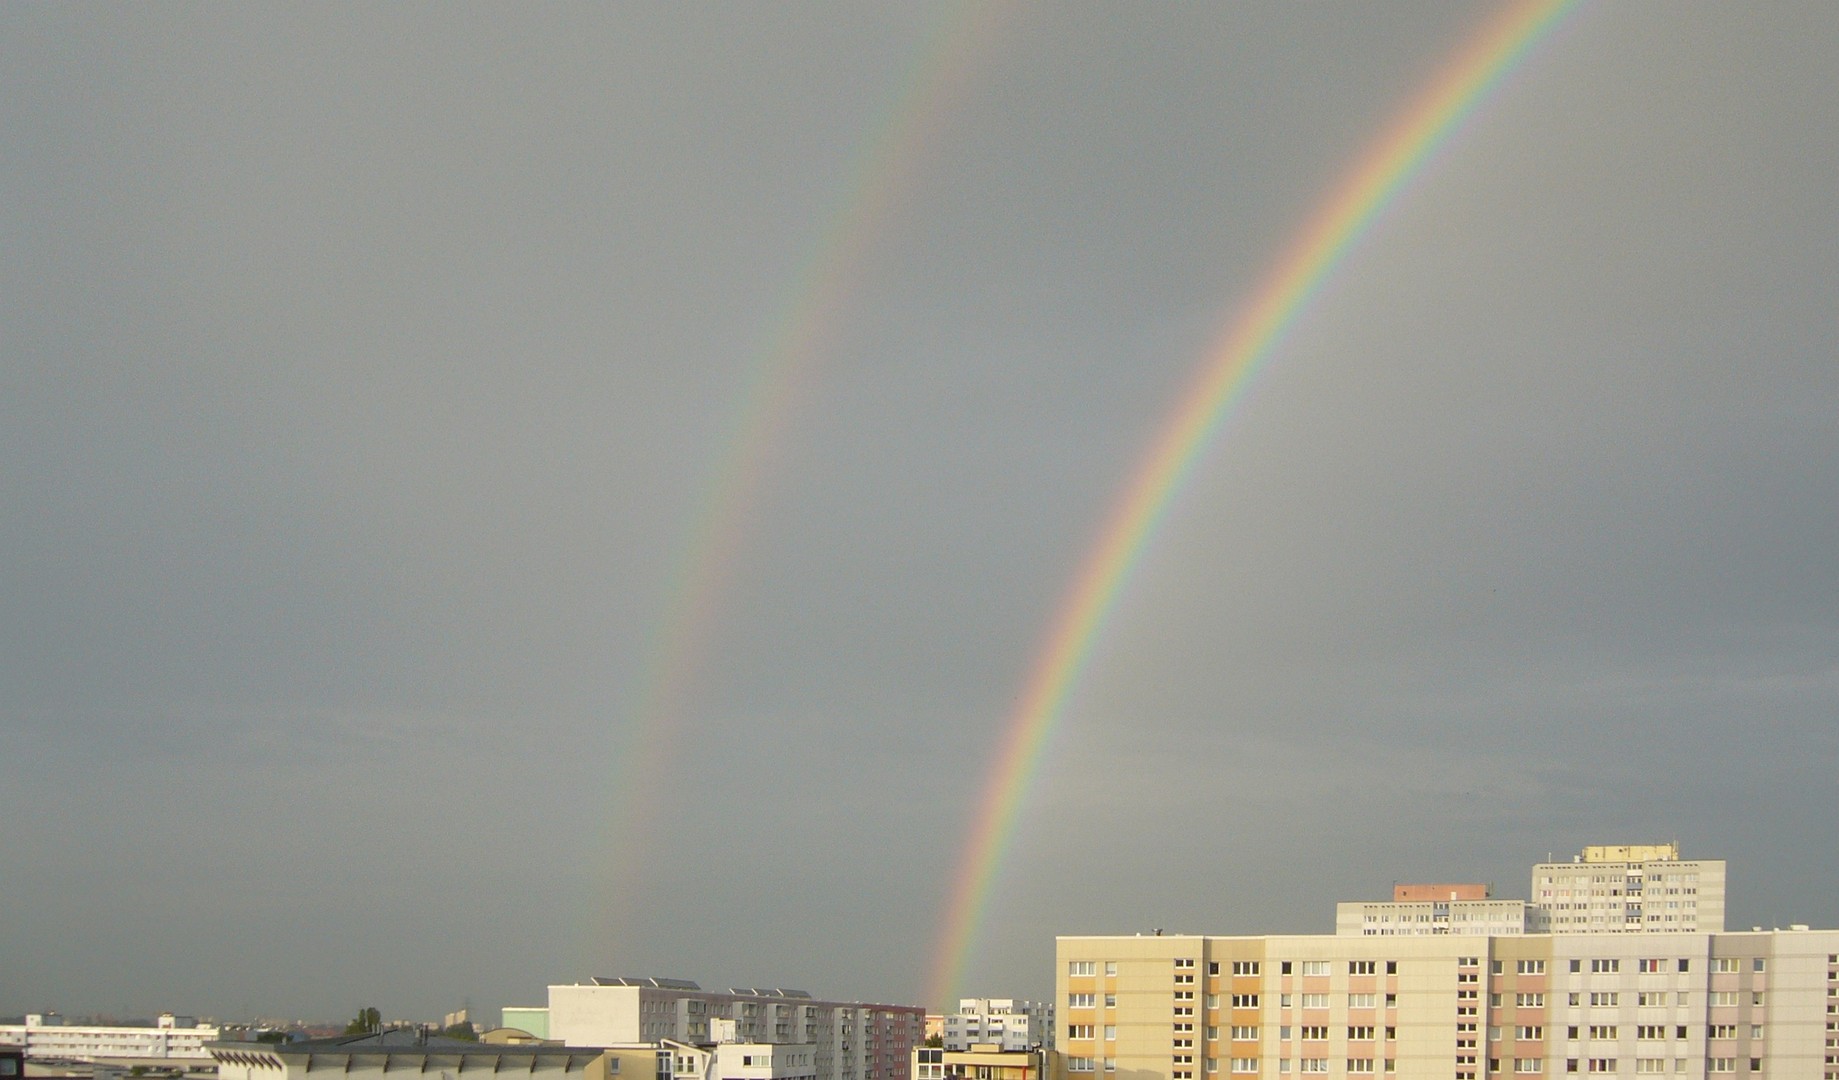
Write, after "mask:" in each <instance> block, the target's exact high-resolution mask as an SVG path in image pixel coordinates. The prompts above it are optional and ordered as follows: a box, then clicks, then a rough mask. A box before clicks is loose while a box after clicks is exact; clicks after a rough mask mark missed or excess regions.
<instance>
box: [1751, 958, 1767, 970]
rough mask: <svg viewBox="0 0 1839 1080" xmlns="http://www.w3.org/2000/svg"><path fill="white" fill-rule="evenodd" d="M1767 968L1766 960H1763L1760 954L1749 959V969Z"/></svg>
mask: <svg viewBox="0 0 1839 1080" xmlns="http://www.w3.org/2000/svg"><path fill="white" fill-rule="evenodd" d="M1768 969H1769V966H1768V961H1766V960H1764V959H1763V958H1762V957H1760V956H1758V957H1756V958H1755V959H1754V960H1751V961H1750V970H1751V971H1767V970H1768Z"/></svg>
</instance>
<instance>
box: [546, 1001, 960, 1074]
mask: <svg viewBox="0 0 1839 1080" xmlns="http://www.w3.org/2000/svg"><path fill="white" fill-rule="evenodd" d="M523 1019H525V1020H526V1022H531V1023H539V1024H543V1025H546V1027H547V1030H548V1032H549V1037H550V1038H551V1039H555V1040H559V1041H560V1042H561V1043H562V1044H563V1045H565V1046H603V1047H619V1046H624V1047H633V1046H640V1045H663V1044H664V1043H666V1042H671V1043H679V1044H684V1045H687V1046H691V1047H699V1046H700V1047H709V1046H714V1045H717V1044H720V1043H743V1044H761V1045H765V1046H771V1045H775V1044H809V1047H810V1050H809V1056H810V1059H811V1060H810V1061H809V1062H808V1063H805V1062H798V1064H797V1066H796V1067H797V1069H798V1070H799V1071H798V1073H797V1075H800V1076H804V1075H809V1076H810V1077H811V1078H812V1080H911V1077H910V1075H909V1070H910V1068H911V1058H912V1054H911V1051H912V1049H913V1048H914V1047H915V1046H918V1045H919V1043H920V1040H921V1033H922V1032H923V1030H924V1027H925V1019H926V1010H925V1008H924V1007H923V1006H919V1005H872V1004H863V1003H861V1002H841V1001H819V1000H817V999H815V998H813V997H812V996H811V995H810V994H808V993H805V992H804V991H802V990H783V989H746V988H734V989H730V990H728V991H726V992H718V991H707V990H703V989H702V988H701V987H700V986H698V985H697V984H696V983H694V982H691V981H689V980H687V979H655V978H596V979H594V980H593V981H592V982H590V983H586V984H581V983H577V984H574V985H557V986H551V987H550V988H549V1007H548V1009H547V1012H546V1015H544V1016H542V1017H538V1016H535V1015H533V1014H528V1015H525V1016H524V1017H523ZM669 1058H671V1055H669V1054H661V1055H660V1060H667V1059H669ZM792 1060H796V1055H795V1056H794V1057H793V1058H790V1059H788V1061H792ZM807 1064H808V1066H809V1068H808V1070H807V1069H806V1068H805V1066H806V1065H807ZM782 1065H783V1063H780V1062H778V1060H777V1058H773V1057H770V1056H768V1057H767V1060H766V1062H765V1066H764V1067H767V1068H768V1069H769V1070H770V1069H777V1068H781V1067H782Z"/></svg>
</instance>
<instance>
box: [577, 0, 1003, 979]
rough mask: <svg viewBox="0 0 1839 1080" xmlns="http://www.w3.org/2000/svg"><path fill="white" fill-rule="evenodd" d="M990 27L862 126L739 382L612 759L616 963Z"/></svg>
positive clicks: (916, 58) (933, 40)
mask: <svg viewBox="0 0 1839 1080" xmlns="http://www.w3.org/2000/svg"><path fill="white" fill-rule="evenodd" d="M993 30H994V22H993V20H992V19H991V18H990V17H989V16H988V15H987V14H985V13H984V11H983V10H982V9H980V8H979V7H977V6H975V5H971V4H968V3H961V4H956V5H952V6H950V7H946V8H940V9H939V10H938V13H937V16H936V18H935V19H934V20H933V24H932V26H931V28H930V32H929V33H928V35H927V36H926V38H925V39H924V40H923V41H922V42H921V44H920V46H919V47H918V48H917V49H916V50H915V51H914V53H913V56H912V61H911V63H909V64H908V65H907V67H906V69H905V70H904V71H902V72H901V73H900V76H899V77H898V78H897V79H895V80H894V81H893V82H892V84H891V92H890V93H889V94H888V95H887V97H886V100H885V102H884V104H883V107H882V108H881V109H880V110H878V111H877V113H876V114H875V116H874V117H873V119H872V120H871V121H870V123H869V124H868V125H867V127H866V128H865V131H864V135H863V137H862V138H861V139H860V140H859V141H858V144H857V150H856V154H855V156H854V159H853V161H852V162H851V168H850V170H849V173H848V175H847V176H846V177H845V179H844V182H843V184H842V185H840V188H839V192H838V198H837V200H836V205H835V208H834V209H833V211H832V212H831V213H830V214H829V215H828V217H827V218H826V222H825V226H824V228H823V230H822V232H821V233H820V234H819V235H818V237H817V238H816V242H815V243H814V244H813V245H812V248H811V250H810V252H809V254H808V257H807V258H806V259H805V260H804V261H803V263H802V264H800V265H798V266H797V267H796V272H794V273H792V274H790V275H789V277H788V281H787V284H786V288H785V291H784V295H783V302H782V303H781V305H780V306H779V307H778V309H777V311H778V314H777V315H776V317H775V318H773V319H772V320H770V321H769V323H768V324H767V325H766V327H765V333H764V334H763V340H762V342H761V347H760V348H759V349H757V350H755V351H753V353H752V359H751V360H750V362H749V364H748V367H747V369H746V371H745V373H744V375H743V377H742V379H741V391H740V393H739V394H738V395H737V397H736V401H735V406H734V413H733V416H732V418H731V419H730V421H729V423H728V424H727V425H726V429H727V430H728V432H729V433H730V434H729V436H728V437H727V438H726V439H725V440H724V441H723V443H722V446H721V449H720V451H719V453H718V455H717V457H716V459H715V460H714V461H713V462H712V463H711V466H710V469H709V472H708V475H707V479H706V481H705V483H704V484H703V486H702V488H701V494H700V497H699V499H698V500H697V502H696V504H695V507H694V512H693V515H692V517H691V519H690V523H689V527H688V528H687V529H686V530H685V534H684V538H683V541H682V543H680V544H679V545H678V549H677V550H678V555H677V557H676V560H675V563H674V565H673V566H672V569H671V573H670V575H669V576H668V577H667V578H666V581H665V586H664V590H663V594H664V607H663V610H662V611H661V613H660V615H659V617H658V619H657V620H656V621H655V622H654V624H653V625H652V628H651V633H650V635H649V636H648V638H647V641H646V648H645V654H644V655H645V659H644V664H643V666H642V668H641V669H640V674H639V677H638V678H637V680H636V682H635V685H634V690H633V692H632V694H631V696H630V698H629V700H628V703H627V705H626V707H625V708H624V710H623V711H624V713H625V714H626V717H627V720H626V722H625V724H624V725H623V736H624V737H623V739H622V740H620V745H618V746H617V748H616V749H615V751H614V757H615V762H616V775H615V777H614V784H613V790H614V794H613V801H614V806H613V812H612V814H611V817H610V825H609V829H610V833H611V835H610V837H609V839H608V841H607V845H606V847H607V850H608V853H609V865H610V866H611V868H612V875H613V876H612V878H611V880H610V881H609V882H608V883H607V885H608V887H607V888H606V890H605V891H604V892H603V893H602V895H601V896H600V903H599V904H597V905H596V913H597V915H598V917H599V919H600V923H601V925H600V926H599V927H598V931H599V933H600V934H601V935H602V936H604V937H606V938H608V939H611V951H613V952H615V953H618V952H619V951H620V950H621V949H622V948H623V946H624V941H623V938H624V936H625V929H626V927H625V925H624V924H625V922H626V921H627V919H628V918H629V916H630V910H629V909H630V907H631V904H632V902H633V893H634V889H635V885H636V882H637V881H638V880H640V879H641V878H642V877H643V873H642V871H643V864H644V862H645V855H646V851H647V847H648V844H649V839H648V838H649V837H650V836H651V835H652V834H653V831H654V830H653V828H652V826H653V823H654V822H655V819H656V818H655V816H656V813H657V810H658V808H659V806H660V805H662V804H663V803H664V802H665V801H667V800H666V794H667V793H666V792H665V791H664V790H663V787H662V783H663V781H662V777H664V776H665V775H666V774H667V773H668V771H669V766H670V763H671V761H672V760H673V758H674V757H675V738H676V734H677V732H678V731H679V729H680V728H681V727H682V726H683V724H684V722H685V720H686V717H687V714H688V712H689V709H690V707H691V704H692V701H691V699H692V690H691V686H692V683H693V681H694V677H695V675H696V673H697V672H698V671H699V670H701V669H702V659H703V655H704V653H705V652H706V650H707V648H708V646H709V642H710V639H711V637H712V636H713V632H714V627H715V626H716V623H717V618H716V616H717V613H718V611H719V609H720V603H721V598H722V596H723V594H724V592H725V586H726V585H727V582H728V580H729V578H730V576H731V574H732V570H733V566H734V562H735V558H736V556H737V554H738V553H739V551H740V550H741V547H742V542H743V539H744V537H745V535H746V532H747V529H746V524H747V521H748V519H749V518H750V516H751V514H752V511H753V510H754V508H755V506H756V504H757V503H758V502H759V500H760V498H761V496H762V491H763V488H764V485H765V477H766V475H767V473H768V472H769V469H768V465H769V463H770V460H771V457H772V455H773V453H774V451H775V450H777V449H778V448H779V446H780V444H781V443H782V441H783V431H784V429H785V426H786V424H787V423H788V421H789V420H790V418H791V417H792V416H793V414H794V413H795V411H796V405H797V402H798V400H799V398H800V397H801V396H802V392H803V388H804V387H805V386H806V385H807V384H808V383H809V382H810V381H811V379H812V378H813V376H814V373H815V372H816V370H817V369H818V367H819V366H820V364H821V361H822V359H823V357H824V356H826V355H827V354H828V353H829V352H830V350H831V349H832V347H833V345H834V341H835V338H836V335H837V334H838V332H839V330H840V329H841V326H842V322H843V316H844V313H845V312H846V311H847V310H848V308H849V302H848V301H849V293H850V290H851V288H852V287H853V286H854V285H855V284H856V282H857V281H859V280H860V279H861V277H862V273H861V270H862V263H863V260H864V258H865V256H866V255H867V253H868V252H869V251H870V250H871V248H872V247H873V246H874V241H875V240H876V239H877V237H878V236H879V235H880V234H881V233H882V232H883V231H884V230H885V229H887V228H888V227H889V225H890V223H891V219H892V218H893V217H894V208H895V207H896V206H897V205H898V204H899V203H900V201H901V200H900V198H899V196H900V194H901V190H902V181H903V179H905V178H907V177H909V176H911V175H912V174H913V172H914V166H915V162H916V160H917V159H918V158H919V157H920V156H921V154H922V152H923V151H924V150H925V149H926V148H927V147H928V146H929V145H930V144H931V143H932V142H933V141H934V139H935V138H936V137H937V135H938V133H939V129H940V127H941V126H942V125H943V124H944V123H945V121H946V119H947V118H948V117H949V115H950V114H951V106H952V105H953V104H954V102H955V100H956V95H958V94H961V93H963V92H964V90H965V88H966V87H967V86H968V85H969V83H970V81H971V80H970V78H969V75H970V69H971V67H972V65H973V62H974V61H975V60H977V59H978V58H979V57H980V56H981V55H982V53H983V51H984V49H985V48H986V46H987V45H988V43H989V42H990V41H991V40H992V36H993Z"/></svg>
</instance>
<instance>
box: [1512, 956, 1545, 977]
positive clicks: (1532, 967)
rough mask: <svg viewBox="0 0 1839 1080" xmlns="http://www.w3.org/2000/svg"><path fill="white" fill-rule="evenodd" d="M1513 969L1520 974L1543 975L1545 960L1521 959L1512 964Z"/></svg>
mask: <svg viewBox="0 0 1839 1080" xmlns="http://www.w3.org/2000/svg"><path fill="white" fill-rule="evenodd" d="M1514 970H1515V971H1516V972H1518V973H1519V974H1521V975H1543V974H1545V961H1543V960H1521V961H1518V962H1517V963H1515V964H1514Z"/></svg>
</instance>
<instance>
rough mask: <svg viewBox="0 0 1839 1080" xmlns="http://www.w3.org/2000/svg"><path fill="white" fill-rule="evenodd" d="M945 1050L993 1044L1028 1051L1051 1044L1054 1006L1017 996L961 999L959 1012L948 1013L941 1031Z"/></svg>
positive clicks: (1049, 1003)
mask: <svg viewBox="0 0 1839 1080" xmlns="http://www.w3.org/2000/svg"><path fill="white" fill-rule="evenodd" d="M941 1035H942V1037H943V1039H944V1042H945V1049H947V1050H959V1051H963V1050H969V1049H970V1048H971V1047H973V1046H980V1045H982V1046H994V1047H996V1048H998V1049H1000V1050H1028V1049H1031V1048H1034V1047H1046V1048H1047V1049H1049V1050H1051V1049H1053V1046H1054V1006H1053V1003H1052V1002H1048V1001H1022V1000H1018V999H1016V998H960V999H959V1000H958V1011H957V1012H954V1013H947V1014H946V1015H945V1022H944V1025H943V1028H942V1030H941Z"/></svg>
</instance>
